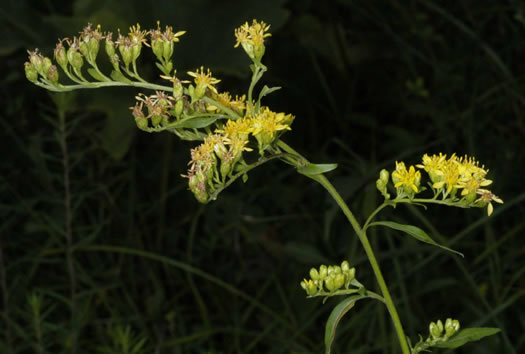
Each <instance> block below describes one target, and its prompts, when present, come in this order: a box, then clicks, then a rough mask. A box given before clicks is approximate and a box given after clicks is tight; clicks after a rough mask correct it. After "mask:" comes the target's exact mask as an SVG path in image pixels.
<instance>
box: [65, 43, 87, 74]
mask: <svg viewBox="0 0 525 354" xmlns="http://www.w3.org/2000/svg"><path fill="white" fill-rule="evenodd" d="M67 60H68V61H69V64H71V66H72V67H73V68H75V69H76V70H78V71H80V69H81V68H82V66H83V65H84V59H83V58H82V54H80V53H79V52H78V50H76V49H75V48H74V47H69V49H68V50H67Z"/></svg>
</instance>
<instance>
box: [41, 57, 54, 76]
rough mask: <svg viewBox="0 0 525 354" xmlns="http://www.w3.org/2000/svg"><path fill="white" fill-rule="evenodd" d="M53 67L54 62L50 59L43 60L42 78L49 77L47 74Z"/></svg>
mask: <svg viewBox="0 0 525 354" xmlns="http://www.w3.org/2000/svg"><path fill="white" fill-rule="evenodd" d="M51 66H53V62H52V61H51V59H49V58H48V57H45V58H44V59H43V60H42V72H41V74H42V76H44V77H47V72H48V71H49V68H50V67H51Z"/></svg>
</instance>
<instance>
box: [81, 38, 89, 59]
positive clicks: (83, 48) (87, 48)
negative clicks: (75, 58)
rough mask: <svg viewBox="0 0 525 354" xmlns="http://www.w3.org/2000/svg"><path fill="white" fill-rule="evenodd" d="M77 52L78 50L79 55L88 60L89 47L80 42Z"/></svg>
mask: <svg viewBox="0 0 525 354" xmlns="http://www.w3.org/2000/svg"><path fill="white" fill-rule="evenodd" d="M79 50H80V53H82V54H83V55H84V56H85V57H87V58H89V55H90V53H89V46H88V44H87V43H86V42H84V41H82V42H80V44H79Z"/></svg>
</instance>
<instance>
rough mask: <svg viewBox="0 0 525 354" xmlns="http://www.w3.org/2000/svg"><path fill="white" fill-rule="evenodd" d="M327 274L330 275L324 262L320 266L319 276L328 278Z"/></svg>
mask: <svg viewBox="0 0 525 354" xmlns="http://www.w3.org/2000/svg"><path fill="white" fill-rule="evenodd" d="M327 275H328V267H327V266H325V265H324V264H322V265H321V266H320V267H319V278H320V279H324V278H326V276H327Z"/></svg>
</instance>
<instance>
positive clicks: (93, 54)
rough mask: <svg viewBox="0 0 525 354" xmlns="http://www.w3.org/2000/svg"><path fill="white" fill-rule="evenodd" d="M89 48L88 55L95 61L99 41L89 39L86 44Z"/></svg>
mask: <svg viewBox="0 0 525 354" xmlns="http://www.w3.org/2000/svg"><path fill="white" fill-rule="evenodd" d="M88 47H89V54H90V55H91V59H93V60H95V58H96V57H97V55H98V51H99V49H100V44H99V41H98V40H97V39H95V38H93V37H92V38H90V39H89V42H88Z"/></svg>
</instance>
